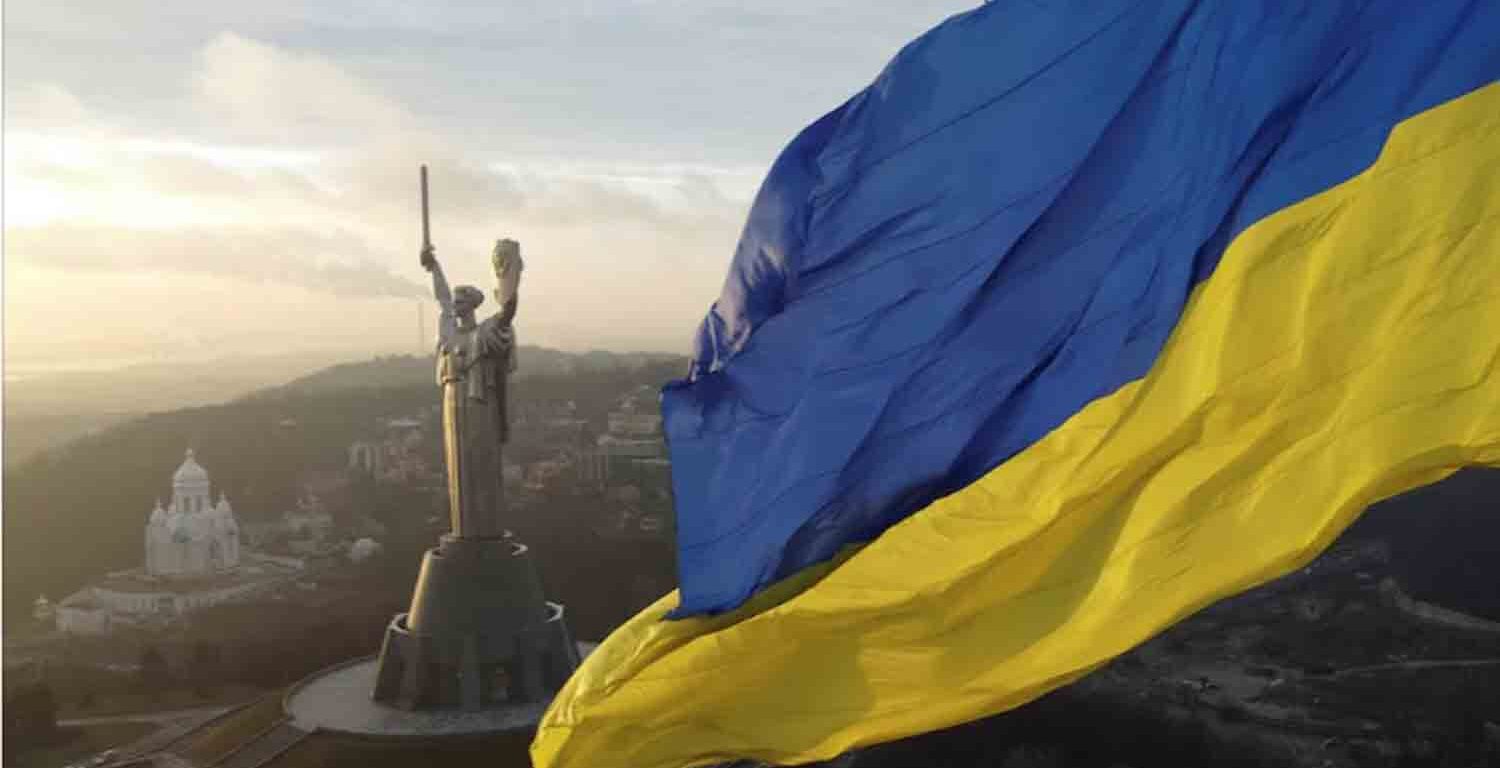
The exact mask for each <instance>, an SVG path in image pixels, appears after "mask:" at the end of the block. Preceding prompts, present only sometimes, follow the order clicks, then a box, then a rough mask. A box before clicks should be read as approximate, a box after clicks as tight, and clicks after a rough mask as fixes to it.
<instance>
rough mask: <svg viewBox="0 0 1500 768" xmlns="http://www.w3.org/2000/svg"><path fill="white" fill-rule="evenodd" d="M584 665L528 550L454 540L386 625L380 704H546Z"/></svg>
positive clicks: (507, 543)
mask: <svg viewBox="0 0 1500 768" xmlns="http://www.w3.org/2000/svg"><path fill="white" fill-rule="evenodd" d="M578 661H579V659H578V649H577V646H576V645H575V644H574V642H573V639H572V636H571V634H570V633H569V632H568V627H567V623H566V621H565V619H564V613H563V607H562V606H561V605H558V604H557V603H552V602H548V601H547V600H546V598H545V596H544V595H543V594H542V586H541V580H540V579H539V578H538V577H537V574H536V569H535V567H534V566H533V565H532V562H531V559H530V555H529V552H528V550H527V548H526V545H525V544H522V543H520V542H517V541H515V540H514V539H512V538H510V537H509V535H507V536H506V537H505V538H496V539H468V538H460V537H455V536H451V535H448V536H444V537H443V538H442V540H441V542H440V543H439V545H438V546H437V547H436V548H435V549H431V550H428V552H427V555H426V556H425V557H424V558H423V560H422V570H421V573H420V575H419V576H418V577H417V585H416V589H415V590H414V592H413V595H412V601H411V609H410V610H409V611H408V612H407V613H403V614H398V615H397V616H396V617H395V618H393V619H392V620H391V623H390V625H389V626H388V627H387V628H386V633H385V642H384V643H383V645H382V647H381V649H380V661H379V667H378V672H377V674H376V676H375V685H374V691H373V698H374V700H375V701H376V702H379V703H381V704H385V705H387V706H393V707H400V708H403V709H409V710H417V709H422V710H427V709H454V710H478V709H482V708H486V707H495V706H511V705H518V704H529V703H543V704H545V703H546V702H547V701H549V700H551V698H552V696H553V695H554V694H556V693H557V690H558V689H559V688H561V687H562V685H563V683H564V682H566V681H567V679H568V676H569V675H571V674H572V673H573V670H574V669H575V668H576V667H577V666H578Z"/></svg>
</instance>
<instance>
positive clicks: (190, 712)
mask: <svg viewBox="0 0 1500 768" xmlns="http://www.w3.org/2000/svg"><path fill="white" fill-rule="evenodd" d="M230 709H233V707H197V708H195V709H174V710H171V711H168V712H136V713H133V714H129V715H102V716H100V717H77V718H73V719H71V720H58V721H57V725H58V726H59V727H68V726H81V725H109V724H111V723H151V724H153V725H167V724H168V723H173V722H176V721H178V720H186V719H188V718H197V717H202V718H209V717H213V716H214V715H217V714H220V713H222V712H228V711H229V710H230Z"/></svg>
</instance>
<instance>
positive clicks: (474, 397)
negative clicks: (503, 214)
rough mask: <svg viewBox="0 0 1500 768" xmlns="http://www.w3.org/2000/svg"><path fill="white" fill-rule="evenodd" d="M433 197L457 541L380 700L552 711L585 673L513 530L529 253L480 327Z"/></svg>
mask: <svg viewBox="0 0 1500 768" xmlns="http://www.w3.org/2000/svg"><path fill="white" fill-rule="evenodd" d="M421 188H422V252H421V264H422V266H423V267H424V268H425V269H426V270H427V271H428V272H429V273H431V275H432V286H433V294H434V297H435V298H436V299H437V302H438V304H439V306H440V307H441V314H440V315H439V320H438V347H437V361H438V362H437V384H438V385H439V386H440V387H442V390H443V454H444V461H445V464H446V468H447V477H448V506H449V515H450V520H451V531H450V532H449V533H448V534H446V535H444V536H443V537H442V538H441V540H440V542H439V544H438V546H437V547H436V548H434V549H431V550H428V552H427V555H426V556H425V557H424V558H423V561H422V570H421V573H420V575H419V576H418V577H417V584H416V588H415V591H414V593H413V595H412V601H411V609H410V610H409V611H408V612H407V613H405V614H400V615H398V616H396V617H395V618H394V619H392V621H391V623H390V625H389V626H388V627H387V629H386V636H385V643H384V645H383V647H382V648H381V651H380V668H379V673H378V674H377V676H376V680H375V689H374V692H373V695H374V699H375V700H376V701H378V702H382V703H388V704H391V705H395V706H400V707H404V708H411V709H433V708H437V709H444V708H458V709H465V710H473V709H479V708H482V707H485V706H491V705H503V704H517V703H545V702H547V701H549V700H550V699H551V697H552V695H553V694H554V693H556V691H557V689H558V688H560V687H561V686H562V684H563V683H564V682H565V681H566V680H567V678H568V676H569V675H570V674H572V672H573V669H574V668H575V667H576V666H577V665H578V651H577V648H576V646H575V645H574V643H573V640H572V637H571V635H570V633H569V632H568V628H567V624H566V622H565V621H564V619H563V610H562V606H560V605H558V604H556V603H550V602H547V600H546V599H545V597H544V595H543V592H542V585H541V581H540V579H539V578H538V577H537V573H536V569H535V567H534V566H533V565H532V562H531V559H530V555H529V553H528V550H527V547H526V545H525V544H522V543H520V542H519V541H516V540H515V538H514V537H513V536H512V535H511V532H510V531H508V530H506V529H505V525H504V523H505V521H504V511H505V502H504V490H503V485H502V482H501V478H502V471H501V470H502V466H501V455H502V449H503V445H504V443H505V442H506V439H507V437H508V435H509V431H510V425H509V421H508V409H507V407H506V406H507V402H506V388H507V387H506V385H507V382H508V380H509V378H510V374H511V373H512V372H513V371H515V369H516V335H515V330H514V327H513V326H512V321H513V320H514V319H515V315H516V308H517V303H518V299H519V287H520V278H521V270H522V262H521V248H520V245H519V244H518V243H517V242H516V241H514V240H510V239H503V240H500V241H498V242H497V243H496V244H495V248H494V251H493V253H492V255H491V260H492V266H493V267H494V273H495V290H494V296H495V300H496V302H497V303H498V304H499V305H500V306H499V310H498V311H497V312H496V313H495V314H494V315H491V316H490V317H488V318H485V319H484V320H482V321H479V320H476V317H475V310H476V309H478V308H479V306H480V305H481V304H483V302H484V294H483V293H482V292H481V291H480V290H479V289H478V288H475V287H473V286H467V285H464V286H459V287H458V288H457V289H454V290H451V291H450V290H449V287H448V282H447V279H446V278H445V277H444V275H443V268H442V265H441V264H439V263H438V260H437V257H436V255H435V249H434V248H433V246H432V240H431V235H430V229H429V225H428V202H427V167H426V166H423V167H422V172H421Z"/></svg>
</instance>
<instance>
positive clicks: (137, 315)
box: [3, 0, 973, 373]
mask: <svg viewBox="0 0 1500 768" xmlns="http://www.w3.org/2000/svg"><path fill="white" fill-rule="evenodd" d="M971 4H973V0H970V2H960V1H958V0H905V1H904V2H900V3H894V2H892V3H871V2H868V1H866V2H856V1H855V0H762V2H758V3H744V2H742V1H741V0H611V1H610V2H604V1H603V0H488V1H486V2H477V1H473V0H471V1H469V2H463V1H461V0H439V1H438V2H421V3H413V2H386V1H385V0H360V1H359V2H354V1H353V0H319V1H317V2H304V1H302V0H257V1H256V2H253V3H247V2H243V0H234V1H233V2H229V1H227V0H198V1H197V2H194V3H166V4H164V3H160V2H155V1H152V2H147V1H146V0H75V1H74V2H68V3H57V2H52V0H10V2H6V3H5V6H4V13H5V16H4V51H3V59H4V75H3V77H4V108H5V115H4V117H5V126H4V128H5V131H4V161H5V169H4V170H5V173H4V203H3V208H4V219H5V222H4V223H5V253H4V257H5V265H4V277H5V283H4V286H5V287H4V292H5V295H4V300H5V301H4V318H5V343H6V346H5V355H6V360H5V362H6V366H7V372H8V373H9V372H10V371H13V370H25V369H27V368H38V369H67V368H70V367H93V368H97V367H100V366H101V365H104V366H107V365H111V364H116V363H130V362H141V361H150V360H158V361H159V360H163V359H173V360H186V359H200V358H201V359H209V358H212V357H216V356H227V355H260V354H278V353H287V352H306V351H310V350H330V351H336V352H341V353H345V354H372V353H391V352H406V353H414V352H417V351H420V350H423V349H426V348H428V347H429V346H430V340H425V339H423V338H422V337H421V335H420V325H419V320H418V316H419V314H421V313H428V314H432V313H435V312H436V309H435V307H434V306H433V305H432V303H431V301H430V300H425V299H424V297H430V284H429V283H428V282H427V276H426V273H425V272H423V271H422V270H421V268H420V267H419V266H418V263H417V252H418V250H419V247H420V243H421V225H420V206H419V197H418V185H417V169H418V166H419V165H420V164H422V163H426V164H427V165H428V166H429V167H430V175H431V177H430V184H431V198H432V230H433V242H434V244H435V246H436V249H437V255H438V258H439V259H440V260H441V261H442V263H443V265H444V267H445V269H446V271H447V273H448V275H449V278H450V280H451V281H452V282H453V283H454V284H455V285H457V284H461V283H471V284H475V285H477V286H479V287H481V288H484V289H488V287H489V286H490V284H491V283H492V277H490V276H489V274H488V270H489V267H488V263H489V259H488V254H489V250H490V247H491V245H492V244H493V242H494V241H495V239H497V238H500V237H511V238H515V239H517V240H519V241H520V242H521V246H522V251H523V254H524V257H525V261H526V270H525V273H524V278H523V281H522V285H521V294H522V303H521V313H520V316H519V318H518V320H517V329H518V334H519V335H520V337H521V340H522V341H523V343H531V344H540V345H545V346H551V347H556V348H560V349H567V350H577V351H581V350H587V349H612V350H621V351H623V350H650V351H667V352H684V353H686V352H687V351H689V348H690V341H691V339H692V333H693V330H694V328H695V327H696V325H697V323H698V321H699V319H701V317H702V316H703V314H704V312H706V311H707V309H708V306H709V305H710V304H711V303H712V301H713V300H714V298H715V297H716V296H717V294H718V292H719V288H720V286H721V284H722V282H723V278H724V274H725V270H726V268H727V266H728V262H729V258H730V256H731V254H732V252H733V249H734V245H735V241H736V239H737V237H738V234H739V231H740V228H741V226H742V225H743V221H744V216H745V213H746V211H747V209H748V206H749V203H750V200H751V197H752V196H753V194H754V193H755V190H756V188H757V186H758V185H759V183H760V180H761V178H762V176H763V175H764V173H765V171H766V169H767V168H768V167H769V165H770V163H771V161H772V160H773V159H774V158H775V155H776V154H777V152H779V151H780V149H781V147H783V146H784V145H785V144H786V142H787V141H788V140H790V139H791V137H792V136H793V135H794V134H795V133H796V132H797V131H798V130H800V129H801V128H802V127H803V126H805V125H807V124H808V123H810V122H812V121H813V120H815V119H816V118H817V117H819V116H820V115H822V114H823V113H825V112H827V111H828V110H830V109H833V108H834V107H836V106H838V104H840V103H841V102H842V101H843V100H844V99H846V98H848V97H849V96H850V95H852V94H853V93H855V92H856V91H858V90H859V89H860V88H862V87H864V86H865V85H866V84H868V83H869V82H870V80H872V79H873V78H874V77H875V76H876V75H877V74H878V73H879V71H880V69H881V68H882V67H883V66H884V64H885V63H886V62H887V61H888V60H889V59H890V57H891V56H892V55H893V54H894V53H895V52H896V51H897V50H898V49H899V48H900V46H901V45H903V44H904V43H905V42H906V41H908V40H910V39H911V38H913V37H915V36H917V35H919V34H921V33H922V32H923V31H925V30H926V29H928V28H930V27H931V26H933V25H934V24H936V23H938V22H940V21H942V19H944V18H946V17H947V16H949V15H952V14H954V13H957V12H960V11H963V10H966V9H967V8H968V7H969V6H970V5H971ZM167 9H170V10H167ZM486 292H488V291H487V290H486ZM494 309H495V308H494V307H492V306H485V307H481V309H480V312H481V314H487V313H488V312H490V311H493V310H494ZM433 326H434V323H433V321H432V319H431V318H430V317H429V318H428V319H427V321H426V328H427V330H428V331H429V332H430V331H431V329H432V328H433Z"/></svg>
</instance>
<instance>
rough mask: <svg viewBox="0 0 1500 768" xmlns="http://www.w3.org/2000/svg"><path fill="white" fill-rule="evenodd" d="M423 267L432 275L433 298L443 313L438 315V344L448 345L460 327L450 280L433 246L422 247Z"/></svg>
mask: <svg viewBox="0 0 1500 768" xmlns="http://www.w3.org/2000/svg"><path fill="white" fill-rule="evenodd" d="M421 259H422V267H423V268H425V269H426V270H427V271H428V272H430V273H431V274H432V297H433V298H434V299H437V303H438V307H439V308H440V309H441V312H440V313H439V314H438V343H439V344H444V343H447V342H448V341H449V340H450V339H452V338H453V333H454V331H455V330H456V329H457V327H458V313H457V312H455V311H454V308H453V291H452V290H451V289H449V288H448V278H447V277H445V276H444V275H443V265H441V264H439V263H438V260H437V256H436V255H435V254H434V253H433V249H432V246H430V245H426V246H423V247H422V255H421Z"/></svg>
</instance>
